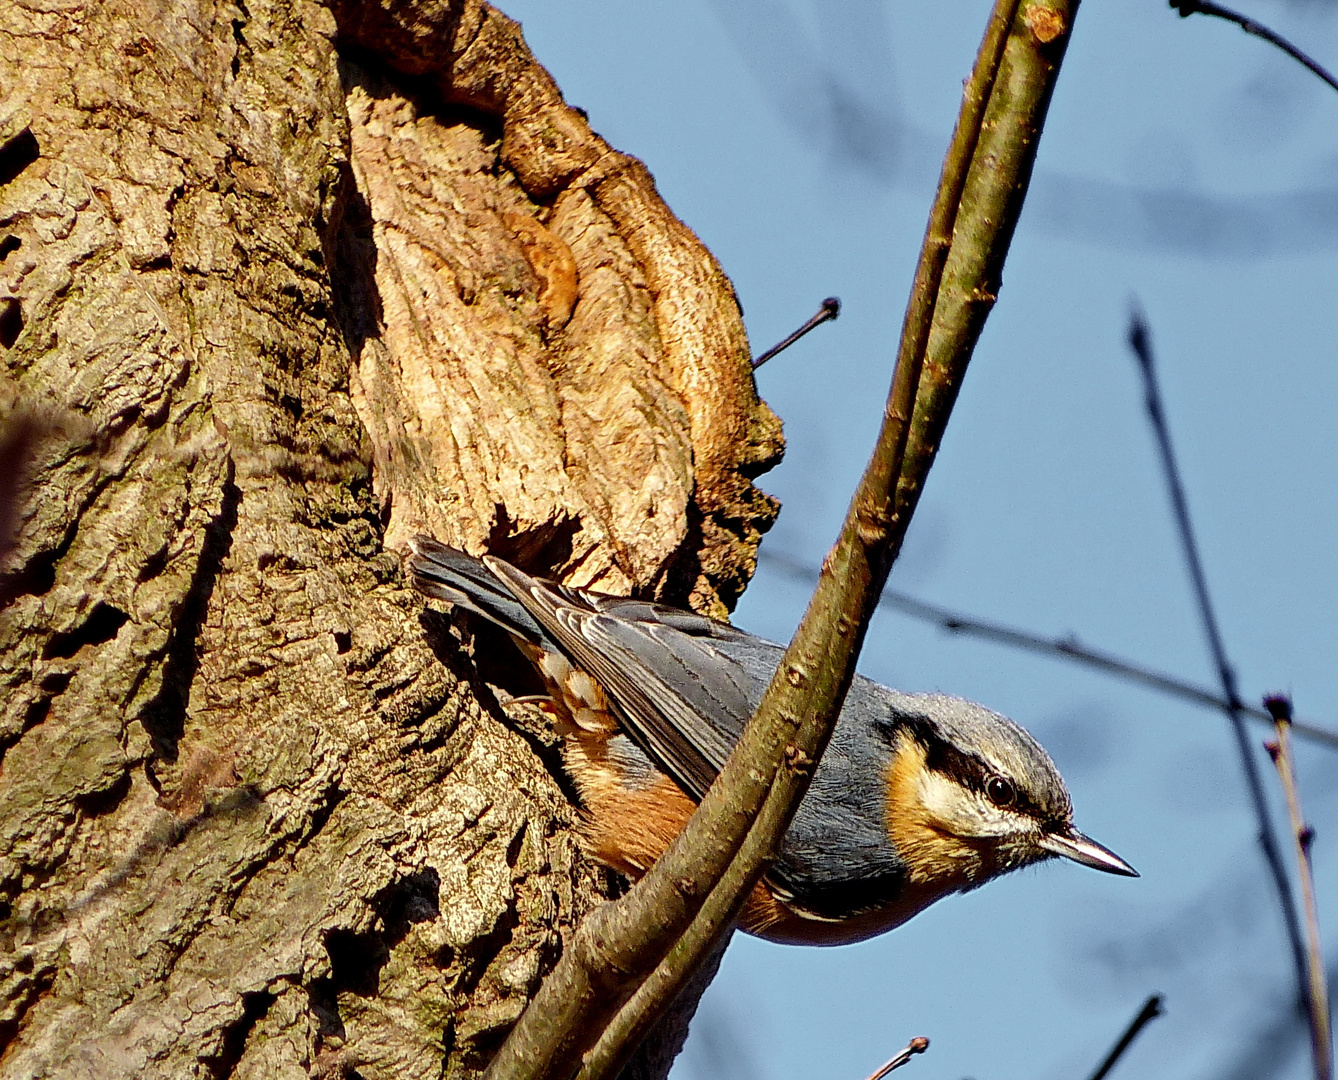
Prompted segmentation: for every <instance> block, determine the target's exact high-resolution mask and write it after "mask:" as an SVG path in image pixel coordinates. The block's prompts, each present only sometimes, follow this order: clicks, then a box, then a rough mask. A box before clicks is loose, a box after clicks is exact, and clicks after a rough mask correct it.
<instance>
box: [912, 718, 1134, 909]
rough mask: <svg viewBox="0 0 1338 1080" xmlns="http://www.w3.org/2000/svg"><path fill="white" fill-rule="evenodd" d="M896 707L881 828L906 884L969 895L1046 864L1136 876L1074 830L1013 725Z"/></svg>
mask: <svg viewBox="0 0 1338 1080" xmlns="http://www.w3.org/2000/svg"><path fill="white" fill-rule="evenodd" d="M899 699H900V700H899V701H898V702H897V704H896V706H895V708H894V711H893V715H892V716H891V717H890V718H888V721H887V724H888V728H889V731H888V733H889V735H890V738H891V741H892V748H893V753H892V760H891V764H890V765H889V767H888V769H887V786H888V799H887V828H888V832H889V834H890V836H891V837H892V841H893V843H894V844H895V845H896V848H897V853H898V854H899V855H900V856H901V858H902V859H904V860H905V862H906V864H907V866H908V868H909V873H910V878H911V881H912V882H915V883H919V884H923V885H926V886H931V887H932V886H937V887H946V888H949V889H972V888H975V887H976V886H977V885H982V884H984V883H985V882H986V881H988V880H989V879H990V878H992V877H995V876H996V875H998V874H1002V873H1006V872H1007V871H1009V870H1014V869H1017V868H1018V867H1021V866H1026V865H1027V864H1028V863H1033V862H1038V861H1040V860H1042V859H1048V858H1051V857H1052V856H1055V855H1059V856H1063V857H1064V858H1066V859H1072V860H1073V861H1075V862H1080V863H1082V864H1083V865H1084V866H1090V867H1093V868H1094V869H1097V870H1104V871H1106V872H1107V873H1111V874H1124V875H1127V876H1129V877H1137V876H1138V873H1137V871H1136V870H1134V868H1133V867H1132V866H1130V865H1129V864H1128V863H1126V862H1125V861H1124V860H1123V859H1121V858H1120V857H1119V856H1118V855H1116V854H1115V853H1114V852H1113V851H1110V850H1109V849H1107V848H1105V847H1102V846H1101V845H1100V844H1098V843H1097V842H1096V841H1095V840H1091V839H1089V838H1088V837H1086V836H1084V835H1083V834H1082V833H1080V832H1079V831H1078V830H1077V829H1076V828H1075V827H1074V825H1073V805H1072V803H1071V801H1070V800H1069V793H1068V789H1067V788H1066V787H1065V786H1064V781H1063V778H1062V777H1060V775H1059V770H1058V769H1056V768H1055V765H1054V762H1052V761H1051V760H1050V757H1049V755H1048V754H1046V752H1045V751H1044V750H1043V749H1041V746H1040V744H1039V743H1037V742H1036V740H1035V739H1033V738H1032V737H1031V736H1030V735H1029V734H1027V732H1026V731H1024V730H1023V729H1022V728H1020V727H1019V726H1018V725H1017V724H1015V723H1013V722H1012V721H1011V720H1009V719H1007V718H1006V717H1003V716H1000V715H998V714H997V713H993V712H990V711H989V710H988V709H985V708H982V707H981V706H979V705H974V704H972V703H971V702H969V701H963V700H962V699H960V698H952V697H946V696H943V695H938V694H917V695H899Z"/></svg>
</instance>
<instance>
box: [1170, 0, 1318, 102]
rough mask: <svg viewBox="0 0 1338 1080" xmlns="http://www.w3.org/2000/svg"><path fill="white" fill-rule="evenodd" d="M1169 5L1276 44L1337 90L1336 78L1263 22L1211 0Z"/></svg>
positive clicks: (1176, 1) (1176, 0) (1182, 14)
mask: <svg viewBox="0 0 1338 1080" xmlns="http://www.w3.org/2000/svg"><path fill="white" fill-rule="evenodd" d="M1171 7H1173V8H1175V10H1176V11H1178V12H1179V13H1180V17H1181V18H1182V19H1187V18H1189V17H1190V16H1191V15H1212V16H1215V17H1216V18H1219V19H1225V20H1226V21H1227V22H1233V23H1235V24H1236V25H1237V26H1239V27H1240V28H1241V29H1242V30H1244V31H1245V32H1246V33H1247V34H1253V35H1254V36H1255V37H1257V38H1262V39H1263V40H1264V41H1267V42H1268V43H1269V44H1270V45H1276V46H1277V47H1278V48H1279V49H1281V50H1282V51H1283V52H1285V53H1286V54H1287V55H1288V56H1290V57H1291V58H1292V59H1293V60H1295V61H1297V62H1298V63H1300V64H1304V65H1305V66H1306V67H1308V68H1309V69H1310V70H1311V71H1313V72H1314V73H1315V74H1316V75H1318V76H1319V77H1320V78H1321V79H1323V80H1324V81H1325V82H1326V83H1328V84H1329V85H1330V86H1332V87H1333V88H1334V89H1335V90H1338V79H1335V78H1334V77H1333V76H1332V75H1330V74H1329V72H1328V71H1326V70H1325V69H1324V68H1323V67H1321V66H1320V65H1319V64H1318V63H1317V62H1316V61H1314V60H1312V59H1311V58H1310V57H1309V56H1307V55H1306V54H1305V53H1303V52H1302V51H1301V50H1300V49H1298V48H1297V47H1296V46H1295V45H1293V44H1292V43H1291V42H1290V41H1288V40H1287V39H1286V38H1285V37H1283V36H1282V35H1281V34H1278V33H1275V32H1274V31H1272V30H1270V29H1269V28H1268V27H1267V26H1265V25H1264V24H1263V23H1261V22H1258V21H1257V20H1255V19H1251V18H1250V17H1249V16H1248V15H1242V14H1240V13H1239V12H1237V11H1232V10H1231V9H1230V8H1226V7H1223V6H1222V5H1221V4H1215V3H1213V2H1212V0H1171Z"/></svg>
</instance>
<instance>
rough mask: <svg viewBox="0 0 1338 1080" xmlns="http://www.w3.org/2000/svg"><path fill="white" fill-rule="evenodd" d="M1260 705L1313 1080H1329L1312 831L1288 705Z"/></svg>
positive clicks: (1282, 701) (1270, 701)
mask: <svg viewBox="0 0 1338 1080" xmlns="http://www.w3.org/2000/svg"><path fill="white" fill-rule="evenodd" d="M1264 705H1265V707H1266V708H1267V709H1268V711H1269V713H1271V714H1272V716H1273V722H1274V723H1275V724H1276V725H1277V741H1276V742H1271V743H1266V744H1265V746H1266V748H1267V750H1268V754H1269V757H1271V758H1272V759H1273V764H1274V765H1276V766H1277V769H1278V776H1279V778H1280V779H1281V780H1282V790H1283V791H1284V792H1286V794H1287V813H1288V814H1289V815H1290V816H1291V823H1292V839H1293V840H1295V842H1296V867H1297V873H1298V874H1299V876H1300V881H1301V902H1302V904H1303V905H1304V909H1305V931H1306V971H1307V974H1308V976H1309V984H1310V1001H1309V1005H1310V1017H1309V1019H1310V1046H1311V1050H1312V1051H1313V1053H1314V1058H1315V1080H1333V1033H1332V1032H1331V1031H1330V1030H1329V989H1328V985H1327V983H1326V981H1325V975H1324V949H1323V947H1322V946H1321V945H1320V941H1319V912H1318V910H1317V908H1316V906H1315V875H1314V873H1313V871H1312V868H1311V865H1310V844H1311V841H1312V840H1314V838H1315V831H1314V830H1313V829H1312V828H1311V827H1310V826H1309V825H1307V824H1306V822H1305V815H1304V814H1303V813H1302V812H1301V796H1300V793H1299V791H1298V790H1297V787H1296V770H1295V769H1294V768H1293V766H1292V751H1291V727H1292V703H1291V699H1290V698H1288V697H1286V696H1285V695H1283V694H1274V695H1272V696H1270V697H1266V698H1264Z"/></svg>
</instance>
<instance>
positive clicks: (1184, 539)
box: [1129, 311, 1313, 1011]
mask: <svg viewBox="0 0 1338 1080" xmlns="http://www.w3.org/2000/svg"><path fill="white" fill-rule="evenodd" d="M1129 348H1130V349H1131V350H1132V351H1133V354H1134V356H1135V358H1136V359H1137V360H1138V367H1139V370H1140V371H1141V372H1142V373H1143V382H1144V388H1145V391H1146V399H1145V404H1146V406H1147V413H1148V420H1149V421H1150V422H1151V424H1152V432H1153V435H1154V436H1155V438H1156V441H1157V450H1158V453H1159V456H1160V459H1161V465H1162V471H1163V473H1164V474H1165V476H1166V486H1167V492H1168V494H1169V495H1170V499H1171V510H1172V513H1173V515H1174V517H1175V523H1176V528H1177V530H1178V532H1179V534H1180V543H1181V546H1182V548H1183V549H1184V554H1185V567H1186V569H1187V570H1188V572H1189V578H1190V584H1191V585H1192V586H1193V589H1194V597H1195V600H1196V601H1197V603H1198V608H1199V617H1200V619H1201V621H1202V623H1203V632H1204V636H1205V637H1206V638H1207V640H1208V651H1209V652H1210V653H1211V655H1212V660H1213V664H1214V665H1215V666H1216V668H1217V675H1218V678H1219V679H1220V680H1221V683H1222V696H1223V697H1224V698H1225V699H1226V708H1225V709H1223V712H1224V713H1226V717H1227V719H1228V720H1229V721H1230V722H1231V731H1232V734H1233V735H1234V736H1235V740H1236V749H1237V750H1238V751H1239V754H1240V763H1241V768H1242V770H1243V771H1244V773H1245V786H1246V789H1247V790H1248V792H1249V796H1250V803H1251V805H1252V806H1253V807H1254V815H1255V819H1256V820H1257V821H1258V822H1259V846H1260V848H1261V849H1262V850H1263V853H1264V861H1265V862H1266V863H1267V864H1268V869H1269V873H1270V876H1271V877H1272V879H1273V885H1274V888H1275V889H1276V890H1277V894H1278V904H1279V905H1280V906H1281V908H1282V919H1283V925H1284V926H1285V927H1286V931H1287V942H1288V944H1289V945H1290V946H1291V951H1292V963H1293V964H1294V966H1295V969H1296V982H1297V986H1298V988H1299V990H1300V994H1301V1000H1302V1002H1304V1004H1305V1008H1306V1010H1307V1011H1310V1010H1311V1009H1312V1008H1313V1002H1312V1000H1311V994H1310V984H1309V982H1308V980H1307V977H1306V963H1305V949H1304V947H1303V946H1302V944H1301V927H1300V923H1299V922H1298V920H1297V917H1296V904H1295V900H1294V899H1293V897H1292V887H1291V881H1290V880H1289V879H1288V877H1287V871H1286V868H1285V866H1284V864H1283V860H1282V852H1281V851H1280V850H1279V848H1278V842H1277V838H1276V835H1275V834H1274V832H1273V820H1272V815H1271V814H1270V813H1269V809H1268V799H1267V798H1266V797H1265V795H1264V782H1263V778H1262V777H1261V776H1260V773H1259V765H1258V762H1257V761H1256V759H1255V756H1254V751H1253V748H1252V746H1251V744H1250V740H1249V736H1248V735H1246V733H1245V704H1244V702H1242V701H1241V698H1240V693H1239V691H1238V690H1237V688H1236V671H1235V669H1234V668H1233V667H1232V666H1231V662H1230V661H1229V660H1228V659H1227V654H1226V646H1225V645H1224V644H1223V642H1222V632H1221V630H1220V629H1219V627H1218V624H1217V615H1216V613H1215V612H1214V610H1213V604H1212V597H1211V596H1210V595H1209V593H1208V578H1207V575H1206V574H1205V573H1204V570H1203V560H1202V558H1201V557H1200V556H1199V546H1198V541H1197V540H1196V539H1195V537H1194V526H1193V523H1192V522H1191V520H1190V516H1189V500H1188V499H1187V498H1186V497H1185V486H1184V483H1183V481H1182V480H1181V478H1180V466H1179V465H1178V464H1177V462H1176V458H1175V451H1174V449H1173V448H1172V446H1171V429H1170V425H1169V424H1168V423H1167V420H1166V410H1165V407H1164V406H1163V404H1162V398H1161V387H1160V384H1159V383H1158V381H1157V368H1156V363H1155V358H1154V356H1153V352H1152V336H1151V332H1150V330H1149V328H1148V324H1147V321H1146V320H1145V319H1144V318H1143V315H1142V313H1141V312H1139V311H1135V312H1134V313H1133V315H1132V316H1131V318H1130V321H1129Z"/></svg>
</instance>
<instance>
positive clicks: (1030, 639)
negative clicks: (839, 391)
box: [758, 548, 1338, 749]
mask: <svg viewBox="0 0 1338 1080" xmlns="http://www.w3.org/2000/svg"><path fill="white" fill-rule="evenodd" d="M758 558H759V560H760V561H761V562H764V563H768V564H770V565H772V566H775V567H776V568H778V569H779V570H781V571H782V572H784V573H786V574H789V575H790V576H791V577H794V578H797V579H799V580H802V581H806V582H809V583H810V584H811V583H812V582H814V581H816V580H817V579H818V572H817V571H816V570H814V569H813V568H812V567H810V566H806V565H805V564H804V563H802V562H801V561H800V560H798V559H796V558H794V557H792V556H790V555H785V554H783V553H781V552H776V551H770V550H768V549H766V548H763V549H762V550H761V551H760V552H758ZM878 605H879V607H885V608H887V609H888V610H890V611H896V612H899V613H900V614H902V615H908V616H910V617H911V618H912V619H919V620H920V621H921V622H928V623H933V624H934V625H936V626H939V627H942V628H943V629H944V630H946V631H948V633H950V634H964V635H966V636H967V637H975V638H980V639H982V640H984V641H993V642H997V643H998V644H1000V645H1010V646H1012V647H1013V648H1015V649H1020V650H1022V651H1024V652H1033V653H1040V654H1041V655H1042V656H1055V657H1059V658H1060V659H1062V660H1072V661H1074V662H1076V663H1079V664H1083V665H1085V666H1087V667H1091V668H1095V669H1096V670H1097V671H1104V672H1106V673H1108V674H1110V675H1115V676H1116V677H1118V678H1122V679H1127V680H1128V681H1129V682H1136V683H1142V684H1143V685H1144V686H1150V687H1151V688H1152V689H1154V690H1160V691H1161V692H1162V693H1164V694H1168V695H1169V696H1171V697H1178V698H1181V699H1183V700H1185V701H1192V702H1193V703H1194V704H1196V705H1203V706H1205V707H1207V708H1209V709H1219V710H1220V709H1227V708H1229V707H1230V706H1229V703H1228V701H1227V699H1226V698H1224V697H1222V696H1221V695H1220V694H1215V693H1213V691H1211V690H1209V689H1207V688H1206V687H1203V686H1196V685H1195V684H1194V683H1191V682H1186V681H1185V680H1184V679H1179V678H1176V677H1175V676H1174V675H1167V674H1165V673H1163V672H1160V671H1155V670H1153V669H1152V668H1149V667H1144V666H1143V665H1142V664H1136V663H1134V661H1132V660H1126V659H1124V658H1123V657H1120V656H1116V655H1115V654H1114V653H1111V652H1107V651H1105V650H1104V649H1098V648H1096V647H1095V646H1092V645H1084V644H1083V643H1082V642H1081V641H1079V640H1078V638H1077V637H1076V636H1074V635H1072V634H1069V635H1068V636H1066V637H1061V638H1046V637H1042V636H1041V635H1040V634H1033V633H1032V632H1031V631H1029V630H1023V629H1021V628H1019V627H1016V626H1007V625H1005V624H1004V623H997V622H990V621H988V620H985V619H977V618H976V617H974V616H972V615H964V614H962V613H961V612H960V611H953V610H951V609H950V608H945V607H940V606H939V605H938V604H931V603H929V602H928V601H925V600H919V599H917V598H916V597H914V596H910V595H909V594H907V593H903V592H898V591H897V590H895V589H884V590H883V594H882V595H881V596H880V597H879V598H878ZM1242 707H1243V711H1244V713H1245V715H1246V716H1248V717H1249V718H1250V719H1251V720H1258V721H1260V722H1261V723H1265V724H1272V723H1273V718H1272V717H1271V716H1269V714H1268V712H1267V711H1266V710H1264V709H1260V708H1257V707H1255V706H1251V705H1243V706H1242ZM1292 730H1293V731H1295V732H1296V734H1297V735H1300V736H1303V737H1304V738H1307V739H1312V740H1314V741H1315V742H1318V743H1322V744H1324V745H1327V746H1330V747H1332V748H1334V749H1338V731H1334V730H1333V729H1332V728H1328V727H1325V726H1324V725H1322V724H1316V723H1313V722H1312V721H1309V720H1293V721H1292Z"/></svg>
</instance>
